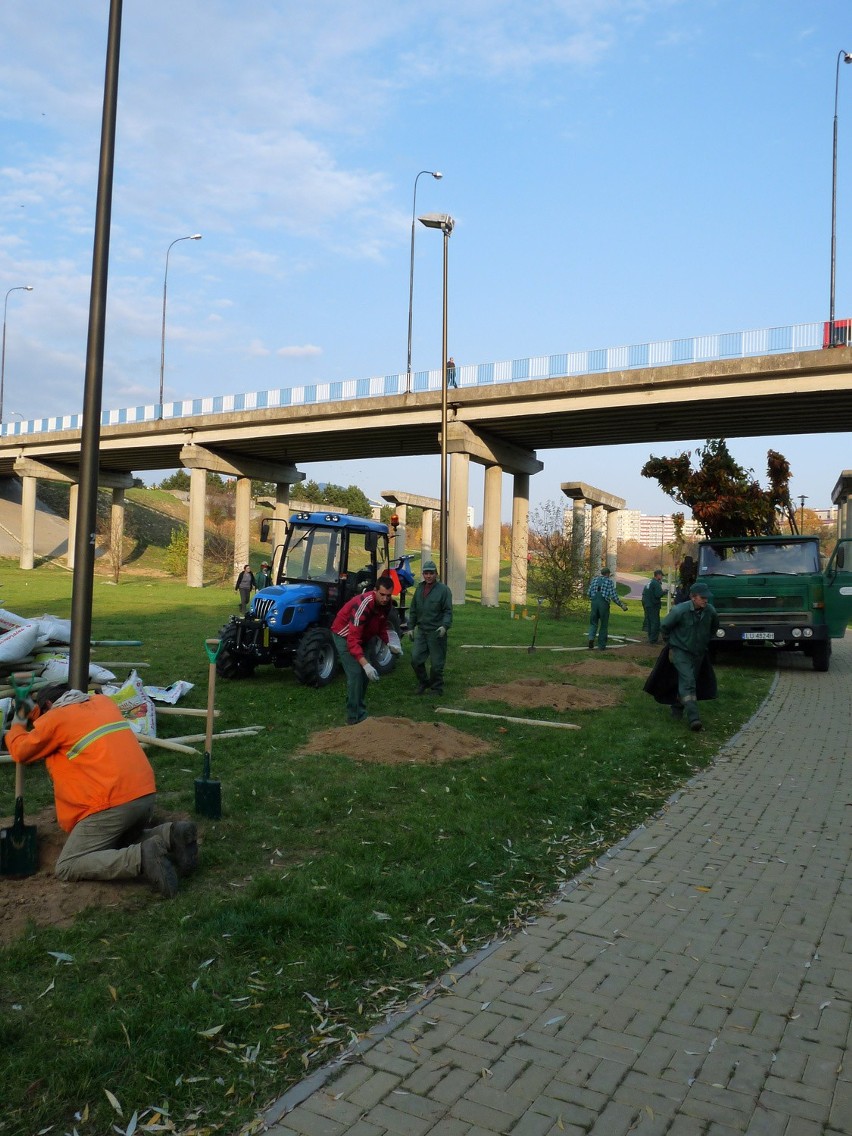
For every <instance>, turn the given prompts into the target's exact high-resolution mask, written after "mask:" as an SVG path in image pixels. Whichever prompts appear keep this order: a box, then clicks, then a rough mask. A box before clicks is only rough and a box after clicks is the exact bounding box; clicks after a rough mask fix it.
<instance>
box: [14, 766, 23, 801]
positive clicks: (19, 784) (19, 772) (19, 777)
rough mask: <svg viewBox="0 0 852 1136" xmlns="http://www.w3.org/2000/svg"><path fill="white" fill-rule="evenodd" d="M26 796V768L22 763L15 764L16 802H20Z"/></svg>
mask: <svg viewBox="0 0 852 1136" xmlns="http://www.w3.org/2000/svg"><path fill="white" fill-rule="evenodd" d="M23 795H24V767H23V765H22V764H21V762H20V761H16V762H15V800H16V801H19V800H20V799H21V797H23Z"/></svg>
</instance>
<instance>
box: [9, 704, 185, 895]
mask: <svg viewBox="0 0 852 1136" xmlns="http://www.w3.org/2000/svg"><path fill="white" fill-rule="evenodd" d="M5 741H6V748H7V750H8V751H9V753H10V754H11V755H12V757H13V759H14V760H15V761H18V762H21V763H22V764H26V765H28V764H31V763H33V762H36V761H44V762H45V764H46V765H47V771H48V773H49V774H50V778H51V780H52V781H53V794H54V799H55V803H56V819H57V821H58V822H59V825H60V827H61V828H62V829H64V831H65V832H67V833H68V834H69V835H68V839H67V841H66V842H65V847H64V848H63V849H62V852H61V854H60V856H59V859H58V860H57V862H56V874H57V876H58V877H59V878H60V879H61V880H120V879H128V878H131V877H133V876H144V878H145V879H146V880H148V882H149V883H150V884H151V886H152V887H153V888H154V890H155V891H157V892H159V893H160V894H161V895H164V896H168V897H171V896H174V895H175V894H176V893H177V890H178V880H177V876H178V874H180V875H186V874H187V873H188V872H190V871H191V870H192V869H193V868H194V867H195V866H196V865H197V863H198V843H197V833H196V828H195V824H194V823H193V822H192V821H185V820H184V821H173V822H167V823H165V824H161V825H157V826H156V827H155V828H146V826H147V825H149V824H150V823H151V820H152V818H153V813H154V805H155V803H156V800H157V795H156V785H155V783H154V771H153V769H152V768H151V764H150V762H149V761H148V758H147V757H146V756H145V753H144V751H143V749H142V746H141V745H140V744H139V742H138V741H137V739H136V735H135V734H134V733H133V730H132V729H131V726H130V723H129V722H127V721H126V720H125V719H124V718H123V717H122V715H121V711H120V710H119V709H118V707H117V706H116V704H115V703H114V702H113V701H112V699H111V698H107V697H106V695H104V694H84V693H83V692H82V691H79V690H72V689H69V687H68V686H67V685H66V684H64V683H52V684H50V685H48V686H46V687H43V688H42V690H40V691H38V693H37V694H36V696H35V705H33V704H30V705H29V706H27V705H22V706H21V707H19V708H18V710H17V712H16V715H15V721H14V723H13V724H12V725H11V726H10V727H9V730H8V731H7V733H6V739H5ZM142 830H144V831H142ZM135 831H142V839H141V841H139V842H137V843H130V844H128V843H127V840H128V838H129V837H130V838H132V836H133V834H134V832H135Z"/></svg>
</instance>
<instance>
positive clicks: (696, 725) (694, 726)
mask: <svg viewBox="0 0 852 1136" xmlns="http://www.w3.org/2000/svg"><path fill="white" fill-rule="evenodd" d="M689 728H690V730H692V732H693V733H694V734H697V733H698V731H699V730H703V729H704V727H703V726H702V725H701V719H700V718H693V719H692V721H691V722H690V723H689Z"/></svg>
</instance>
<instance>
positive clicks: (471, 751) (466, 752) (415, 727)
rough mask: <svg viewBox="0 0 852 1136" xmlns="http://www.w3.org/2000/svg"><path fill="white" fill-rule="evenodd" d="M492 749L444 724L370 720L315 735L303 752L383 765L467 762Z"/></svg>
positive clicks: (404, 719) (400, 719) (396, 719)
mask: <svg viewBox="0 0 852 1136" xmlns="http://www.w3.org/2000/svg"><path fill="white" fill-rule="evenodd" d="M490 749H491V746H490V745H488V743H487V742H484V741H481V740H480V739H479V738H475V737H473V736H472V735H471V734H466V733H465V732H464V730H456V729H454V728H453V727H452V726H448V725H446V723H444V722H413V721H412V720H411V719H410V718H367V719H365V720H364V721H363V722H359V723H358V725H357V726H339V727H337V728H336V729H333V730H321V731H319V732H318V733H316V734H312V735H311V736H310V737H309V738H308V740H307V742H306V743H305V746H304V748H303V749H302V750H301V751H300V752H301V753H302V754H311V753H339V754H342V755H343V756H344V757H350V758H352V760H353V761H372V762H377V763H378V764H380V765H420V764H440V763H441V762H443V761H464V760H465V759H466V758H468V757H477V756H478V755H479V754H482V753H488V751H489V750H490Z"/></svg>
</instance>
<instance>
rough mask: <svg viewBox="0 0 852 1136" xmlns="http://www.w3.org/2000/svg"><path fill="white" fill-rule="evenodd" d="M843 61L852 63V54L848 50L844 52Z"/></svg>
mask: <svg viewBox="0 0 852 1136" xmlns="http://www.w3.org/2000/svg"><path fill="white" fill-rule="evenodd" d="M843 62H844V63H852V55H850V54H849V52H848V51H844V52H843Z"/></svg>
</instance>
